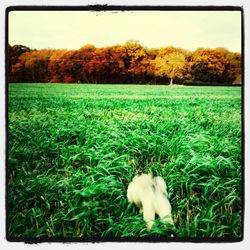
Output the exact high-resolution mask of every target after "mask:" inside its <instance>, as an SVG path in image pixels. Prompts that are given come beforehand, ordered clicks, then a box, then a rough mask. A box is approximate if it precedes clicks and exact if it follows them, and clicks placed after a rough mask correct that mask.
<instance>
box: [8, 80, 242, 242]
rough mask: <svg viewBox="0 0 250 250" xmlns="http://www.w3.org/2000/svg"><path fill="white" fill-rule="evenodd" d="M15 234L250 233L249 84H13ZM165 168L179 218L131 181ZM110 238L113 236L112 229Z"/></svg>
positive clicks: (163, 173)
mask: <svg viewBox="0 0 250 250" xmlns="http://www.w3.org/2000/svg"><path fill="white" fill-rule="evenodd" d="M8 94H9V99H8V105H9V108H8V115H9V124H8V129H9V133H8V136H9V137H8V141H9V145H8V170H9V172H8V179H7V184H8V196H7V199H8V203H9V206H8V214H9V217H8V233H9V236H11V237H15V238H18V237H41V236H48V237H114V238H115V237H146V236H157V237H158V236H161V237H166V238H167V237H169V236H170V235H171V234H173V235H174V236H175V237H177V238H179V237H180V238H182V237H206V238H209V237H236V238H238V237H239V238H240V237H242V231H241V225H242V221H241V216H242V214H241V213H242V201H241V193H242V190H241V187H242V186H241V181H242V180H241V178H242V177H241V167H242V166H241V150H242V149H241V132H242V131H241V88H238V87H235V88H230V87H180V86H179V87H177V86H173V87H167V86H140V85H65V84H64V85H63V84H54V85H52V84H9V93H8ZM138 171H139V172H140V171H141V172H147V173H148V172H152V171H153V172H155V173H156V174H157V175H161V176H162V177H163V178H164V179H165V181H166V183H167V188H168V192H169V194H170V202H171V204H172V209H173V219H174V222H175V228H169V227H166V225H164V224H163V223H162V222H161V221H160V220H159V219H157V220H156V223H155V225H154V227H153V229H152V231H150V232H147V230H146V227H145V223H144V221H143V218H142V215H141V214H139V211H138V209H137V208H136V207H135V206H134V205H131V204H129V203H128V201H127V197H126V189H127V185H128V183H129V182H130V181H131V180H132V178H133V176H134V175H135V174H136V172H138ZM104 239H105V238H104Z"/></svg>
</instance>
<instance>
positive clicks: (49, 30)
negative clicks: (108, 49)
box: [9, 11, 241, 52]
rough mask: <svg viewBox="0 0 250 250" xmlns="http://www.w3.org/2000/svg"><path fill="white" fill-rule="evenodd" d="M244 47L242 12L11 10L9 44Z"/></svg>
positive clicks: (39, 45) (34, 45) (33, 45)
mask: <svg viewBox="0 0 250 250" xmlns="http://www.w3.org/2000/svg"><path fill="white" fill-rule="evenodd" d="M130 39H134V40H138V41H139V42H140V44H142V45H143V46H146V47H148V48H160V47H166V46H170V45H172V46H175V47H181V48H184V49H187V50H195V49H197V48H200V47H203V48H216V47H224V48H226V49H228V50H230V51H233V52H240V51H241V12H240V11H116V12H115V11H98V12H96V11H11V12H10V13H9V44H10V45H14V44H22V45H25V46H28V47H30V48H32V49H42V48H51V49H52V48H53V49H63V48H64V49H79V48H80V47H82V46H84V45H86V44H93V45H95V46H96V47H103V46H110V45H115V44H124V43H125V42H126V41H128V40H130Z"/></svg>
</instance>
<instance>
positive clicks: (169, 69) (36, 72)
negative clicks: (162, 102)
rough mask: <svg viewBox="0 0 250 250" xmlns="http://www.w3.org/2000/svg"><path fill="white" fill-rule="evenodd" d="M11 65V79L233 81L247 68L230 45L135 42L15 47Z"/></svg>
mask: <svg viewBox="0 0 250 250" xmlns="http://www.w3.org/2000/svg"><path fill="white" fill-rule="evenodd" d="M7 67H8V82H40V83H47V82H51V83H134V84H174V83H178V84H183V83H190V82H205V83H232V82H234V80H235V79H236V78H237V76H239V74H240V72H241V54H240V53H236V52H230V51H228V50H226V49H225V48H216V49H207V48H199V49H197V50H195V51H187V50H184V49H182V48H176V47H173V46H169V47H164V48H159V49H154V48H146V47H144V46H142V45H141V44H140V43H139V42H138V41H134V40H130V41H127V42H126V43H125V44H124V45H115V46H109V47H103V48H97V47H95V46H94V45H85V46H83V47H82V48H80V49H78V50H66V49H65V50H59V49H40V50H37V49H30V48H28V47H26V46H24V45H14V46H10V45H9V46H8V66H7Z"/></svg>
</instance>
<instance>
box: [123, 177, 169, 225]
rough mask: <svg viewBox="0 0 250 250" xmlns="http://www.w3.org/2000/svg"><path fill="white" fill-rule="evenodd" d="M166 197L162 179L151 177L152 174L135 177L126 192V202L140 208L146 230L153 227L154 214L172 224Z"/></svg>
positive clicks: (164, 184)
mask: <svg viewBox="0 0 250 250" xmlns="http://www.w3.org/2000/svg"><path fill="white" fill-rule="evenodd" d="M167 195H168V194H167V187H166V183H165V182H164V180H163V178H162V177H160V176H156V177H153V175H152V174H141V175H136V176H135V177H134V178H133V180H132V182H130V183H129V185H128V190H127V197H128V201H129V202H130V203H135V205H136V206H138V207H139V208H141V210H142V212H143V218H144V220H145V222H146V224H147V229H148V230H150V229H151V228H152V226H153V223H154V219H155V214H157V215H159V217H160V218H161V219H162V220H163V221H165V222H167V223H170V224H172V225H173V224H174V222H173V219H172V215H171V205H170V202H169V200H168V198H167Z"/></svg>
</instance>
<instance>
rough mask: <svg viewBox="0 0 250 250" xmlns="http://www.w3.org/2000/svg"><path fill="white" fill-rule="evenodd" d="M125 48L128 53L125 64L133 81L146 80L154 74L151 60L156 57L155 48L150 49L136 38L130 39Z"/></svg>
mask: <svg viewBox="0 0 250 250" xmlns="http://www.w3.org/2000/svg"><path fill="white" fill-rule="evenodd" d="M124 48H125V50H126V53H127V59H126V61H125V64H126V65H127V68H128V73H129V75H131V77H132V81H133V82H134V81H135V80H138V79H139V80H141V81H142V82H145V81H146V80H147V78H149V77H150V76H152V69H153V68H152V64H151V61H152V60H153V59H154V58H155V54H154V52H155V50H149V49H147V48H145V47H143V46H142V45H140V43H139V42H138V41H136V40H129V41H127V42H126V43H125V45H124Z"/></svg>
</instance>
